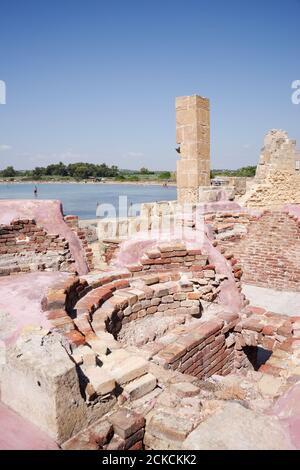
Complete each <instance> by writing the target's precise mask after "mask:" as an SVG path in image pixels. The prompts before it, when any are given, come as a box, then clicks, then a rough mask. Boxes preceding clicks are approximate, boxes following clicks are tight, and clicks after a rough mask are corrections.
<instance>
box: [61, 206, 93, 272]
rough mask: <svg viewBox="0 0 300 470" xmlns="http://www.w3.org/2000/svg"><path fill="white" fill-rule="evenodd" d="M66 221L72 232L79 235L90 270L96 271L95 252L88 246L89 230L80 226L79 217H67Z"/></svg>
mask: <svg viewBox="0 0 300 470" xmlns="http://www.w3.org/2000/svg"><path fill="white" fill-rule="evenodd" d="M64 221H65V222H66V224H67V225H68V226H69V227H70V229H71V230H73V232H74V233H75V234H76V235H77V237H78V238H79V240H80V243H81V246H82V248H83V252H84V256H85V259H86V262H87V265H88V268H89V270H93V269H94V259H93V250H92V248H90V247H89V245H88V240H87V234H86V230H87V229H81V228H80V227H79V224H78V216H77V215H67V216H65V217H64Z"/></svg>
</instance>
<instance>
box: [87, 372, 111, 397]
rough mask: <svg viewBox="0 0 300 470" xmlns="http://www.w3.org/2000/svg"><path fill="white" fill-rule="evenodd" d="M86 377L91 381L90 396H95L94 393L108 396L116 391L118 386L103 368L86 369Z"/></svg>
mask: <svg viewBox="0 0 300 470" xmlns="http://www.w3.org/2000/svg"><path fill="white" fill-rule="evenodd" d="M85 375H86V376H87V378H88V379H89V385H90V391H89V393H90V395H93V391H94V392H95V393H96V394H97V395H100V396H102V395H107V394H108V393H112V392H113V391H114V389H115V386H116V382H115V379H114V378H113V376H112V375H111V374H109V372H108V371H107V370H105V369H104V368H103V367H98V366H90V367H87V368H86V369H85ZM91 387H92V389H91Z"/></svg>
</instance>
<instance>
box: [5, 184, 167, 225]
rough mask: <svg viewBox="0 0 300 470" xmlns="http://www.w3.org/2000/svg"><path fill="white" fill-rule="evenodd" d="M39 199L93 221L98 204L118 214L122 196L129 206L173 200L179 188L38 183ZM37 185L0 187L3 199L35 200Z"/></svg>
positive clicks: (68, 212)
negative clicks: (107, 205)
mask: <svg viewBox="0 0 300 470" xmlns="http://www.w3.org/2000/svg"><path fill="white" fill-rule="evenodd" d="M37 188H38V195H37V199H59V200H61V201H62V203H63V208H64V213H65V214H74V215H78V216H79V217H80V218H82V219H94V218H95V217H96V208H97V203H98V204H112V205H113V206H114V207H115V208H116V212H117V214H119V196H127V202H128V206H130V204H140V203H142V202H155V201H172V200H175V199H176V187H174V186H170V187H163V186H159V185H138V184H137V185H133V184H128V185H127V184H107V183H105V184H76V183H75V184H72V183H67V184H63V183H60V184H54V183H53V184H52V183H51V184H46V183H45V184H37ZM33 190H34V184H32V183H20V184H18V183H16V184H13V183H9V184H0V199H34V194H33Z"/></svg>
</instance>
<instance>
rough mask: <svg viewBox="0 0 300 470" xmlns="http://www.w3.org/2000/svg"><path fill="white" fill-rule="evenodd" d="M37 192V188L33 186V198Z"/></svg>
mask: <svg viewBox="0 0 300 470" xmlns="http://www.w3.org/2000/svg"><path fill="white" fill-rule="evenodd" d="M37 192H38V190H37V186H35V187H34V190H33V194H34V197H37Z"/></svg>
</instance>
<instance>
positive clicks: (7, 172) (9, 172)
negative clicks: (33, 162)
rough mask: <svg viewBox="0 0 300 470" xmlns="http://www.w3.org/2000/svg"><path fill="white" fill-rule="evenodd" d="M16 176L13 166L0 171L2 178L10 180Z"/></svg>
mask: <svg viewBox="0 0 300 470" xmlns="http://www.w3.org/2000/svg"><path fill="white" fill-rule="evenodd" d="M16 175H17V172H16V170H15V169H14V167H13V166H8V167H6V168H5V169H4V170H2V171H1V176H4V178H12V177H14V176H16Z"/></svg>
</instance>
